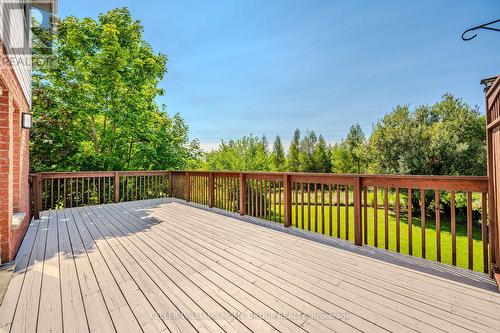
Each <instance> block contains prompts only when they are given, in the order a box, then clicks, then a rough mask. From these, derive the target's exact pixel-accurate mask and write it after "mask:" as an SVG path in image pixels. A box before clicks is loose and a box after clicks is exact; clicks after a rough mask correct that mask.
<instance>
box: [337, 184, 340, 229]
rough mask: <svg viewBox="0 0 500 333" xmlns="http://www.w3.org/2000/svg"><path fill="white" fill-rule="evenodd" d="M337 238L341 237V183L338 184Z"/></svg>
mask: <svg viewBox="0 0 500 333" xmlns="http://www.w3.org/2000/svg"><path fill="white" fill-rule="evenodd" d="M337 238H340V184H337Z"/></svg>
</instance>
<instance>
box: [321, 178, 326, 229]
mask: <svg viewBox="0 0 500 333" xmlns="http://www.w3.org/2000/svg"><path fill="white" fill-rule="evenodd" d="M321 233H322V234H323V235H324V234H325V188H324V184H321Z"/></svg>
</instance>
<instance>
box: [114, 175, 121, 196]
mask: <svg viewBox="0 0 500 333" xmlns="http://www.w3.org/2000/svg"><path fill="white" fill-rule="evenodd" d="M114 176H115V203H118V202H120V174H119V173H118V171H115V173H114Z"/></svg>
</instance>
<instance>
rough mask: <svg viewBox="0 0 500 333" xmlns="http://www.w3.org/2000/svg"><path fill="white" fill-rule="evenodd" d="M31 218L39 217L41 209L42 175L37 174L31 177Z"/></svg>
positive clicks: (36, 218)
mask: <svg viewBox="0 0 500 333" xmlns="http://www.w3.org/2000/svg"><path fill="white" fill-rule="evenodd" d="M32 181H33V209H34V211H33V218H34V219H35V220H38V219H40V211H41V210H42V177H41V176H40V175H39V174H36V175H34V177H33V179H32Z"/></svg>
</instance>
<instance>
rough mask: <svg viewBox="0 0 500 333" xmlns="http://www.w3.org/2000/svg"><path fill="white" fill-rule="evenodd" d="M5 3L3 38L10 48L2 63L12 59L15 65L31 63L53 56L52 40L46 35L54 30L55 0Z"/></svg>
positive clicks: (1, 16) (9, 0) (0, 19)
mask: <svg viewBox="0 0 500 333" xmlns="http://www.w3.org/2000/svg"><path fill="white" fill-rule="evenodd" d="M1 3H2V6H1V8H0V26H1V32H2V35H1V39H2V43H3V45H4V47H5V49H6V51H7V55H5V57H4V59H2V65H4V64H5V63H7V62H8V63H10V65H12V66H31V65H32V61H35V60H36V61H47V60H49V58H50V56H51V54H52V43H51V42H50V41H49V39H47V38H45V37H46V36H50V35H51V34H52V33H53V30H52V29H53V24H52V23H53V22H54V14H53V12H54V3H55V1H53V0H52V1H51V0H3V1H1ZM42 34H43V35H44V36H45V37H42ZM35 51H36V52H35Z"/></svg>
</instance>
